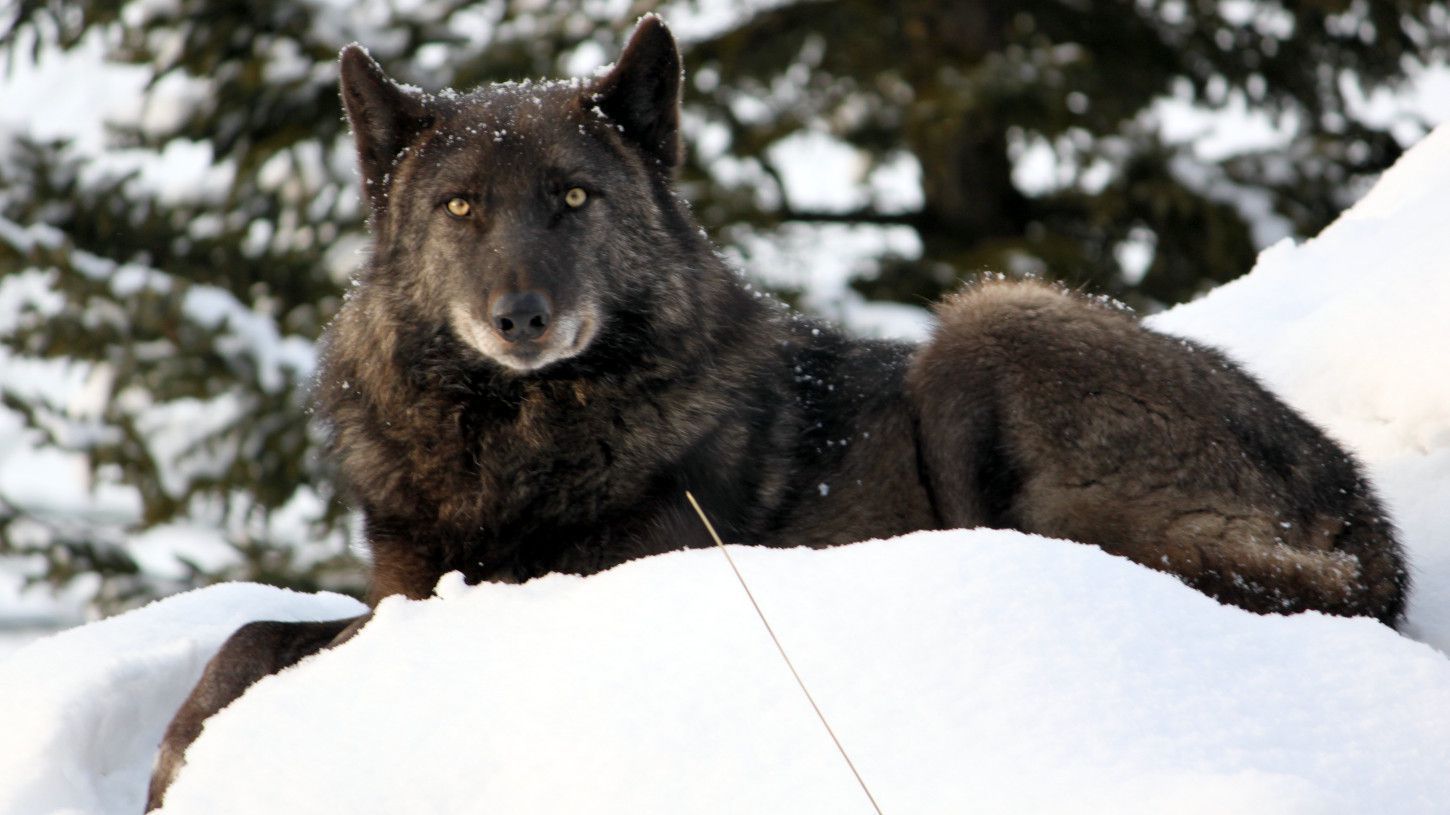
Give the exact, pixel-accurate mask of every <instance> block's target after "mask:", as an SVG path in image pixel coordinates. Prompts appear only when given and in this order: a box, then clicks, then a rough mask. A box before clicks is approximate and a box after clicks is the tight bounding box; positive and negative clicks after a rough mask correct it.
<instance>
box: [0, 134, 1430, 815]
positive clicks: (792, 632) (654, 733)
mask: <svg viewBox="0 0 1450 815" xmlns="http://www.w3.org/2000/svg"><path fill="white" fill-rule="evenodd" d="M1447 182H1450V129H1445V128H1442V129H1441V130H1440V131H1437V132H1436V133H1435V134H1434V135H1433V136H1431V137H1430V138H1428V139H1426V140H1425V142H1424V143H1422V144H1421V145H1420V146H1418V147H1417V148H1416V149H1415V150H1413V151H1412V152H1411V153H1410V154H1408V155H1407V156H1406V157H1405V159H1404V160H1403V161H1402V162H1401V163H1400V164H1399V165H1398V166H1397V167H1396V168H1395V169H1394V170H1392V171H1391V172H1390V173H1388V174H1387V175H1386V177H1385V178H1384V179H1383V180H1382V181H1381V183H1380V184H1379V186H1378V187H1377V188H1376V189H1375V190H1374V192H1373V193H1372V194H1371V195H1370V196H1369V197H1367V198H1366V199H1365V200H1364V201H1363V202H1362V203H1361V204H1359V205H1358V206H1356V207H1355V208H1354V209H1353V210H1352V211H1350V212H1349V213H1347V214H1346V215H1345V216H1344V217H1343V218H1341V219H1340V220H1339V221H1338V222H1337V223H1335V224H1334V225H1333V226H1332V227H1330V228H1329V229H1328V230H1326V231H1325V233H1324V234H1323V235H1321V236H1320V237H1319V238H1317V239H1315V240H1314V241H1311V242H1309V243H1307V244H1305V245H1303V246H1301V247H1297V248H1296V247H1292V246H1289V245H1287V244H1285V245H1280V246H1276V247H1274V248H1273V249H1271V250H1269V251H1268V252H1266V253H1265V254H1264V256H1263V258H1262V259H1261V262H1260V263H1259V265H1258V267H1257V268H1256V270H1255V271H1254V272H1253V274H1251V275H1249V276H1248V277H1247V278H1245V279H1243V280H1241V281H1238V282H1235V283H1233V284H1230V285H1228V286H1224V287H1223V288H1221V289H1219V290H1217V291H1215V292H1213V293H1212V294H1210V295H1209V296H1208V297H1205V298H1204V299H1203V300H1201V301H1199V302H1197V303H1194V304H1191V305H1188V306H1185V307H1182V308H1179V309H1175V310H1173V311H1171V312H1168V313H1167V314H1164V315H1161V316H1159V317H1157V318H1155V319H1154V321H1153V322H1154V324H1155V325H1156V326H1157V327H1159V328H1161V329H1163V330H1167V331H1171V332H1177V333H1181V334H1184V335H1187V336H1193V337H1197V338H1200V339H1205V340H1208V341H1210V342H1213V343H1215V344H1218V345H1220V346H1223V347H1225V348H1226V349H1227V350H1228V351H1229V352H1230V353H1231V354H1233V355H1234V356H1236V357H1237V358H1239V359H1240V360H1242V361H1243V362H1244V363H1245V364H1247V365H1248V366H1249V367H1250V369H1252V370H1253V371H1255V372H1256V373H1258V374H1259V375H1260V376H1261V377H1263V378H1264V379H1265V381H1266V382H1267V383H1268V384H1270V385H1271V386H1272V387H1274V388H1275V389H1276V390H1277V391H1278V392H1280V393H1281V394H1282V395H1284V396H1285V397H1286V398H1287V399H1288V400H1289V401H1291V402H1292V403H1294V404H1295V405H1297V406H1298V407H1300V408H1301V409H1303V410H1305V411H1306V412H1307V413H1308V414H1309V415H1310V416H1311V417H1312V418H1314V419H1315V420H1316V421H1318V422H1319V423H1321V424H1322V425H1324V426H1325V427H1326V428H1328V429H1329V430H1330V432H1331V433H1333V434H1334V435H1336V436H1337V437H1338V438H1340V439H1341V440H1342V441H1344V442H1345V443H1347V444H1348V445H1350V446H1351V447H1352V448H1354V449H1355V450H1357V451H1358V452H1359V453H1360V455H1361V456H1362V457H1363V458H1364V459H1365V461H1366V463H1367V464H1368V465H1369V467H1370V469H1371V470H1372V471H1373V473H1374V475H1375V477H1376V479H1377V481H1378V484H1379V486H1380V489H1381V491H1382V493H1383V494H1384V495H1385V497H1386V499H1387V501H1388V503H1389V505H1390V506H1391V508H1392V509H1393V511H1394V514H1395V517H1396V520H1397V522H1398V523H1399V525H1400V527H1401V529H1402V530H1403V532H1404V538H1405V541H1406V543H1407V546H1408V548H1409V550H1410V554H1411V558H1412V560H1413V563H1414V566H1415V578H1416V581H1417V585H1416V590H1415V593H1414V594H1413V595H1412V599H1411V603H1410V611H1409V614H1410V617H1409V621H1408V625H1407V631H1408V632H1409V633H1410V634H1411V635H1412V636H1413V637H1415V638H1418V639H1421V640H1423V641H1424V642H1416V641H1414V639H1410V638H1406V637H1403V636H1400V635H1397V634H1395V633H1393V632H1391V631H1390V630H1388V629H1386V628H1384V627H1382V626H1380V625H1378V624H1376V623H1374V622H1371V621H1368V620H1352V619H1337V618H1329V617H1324V616H1320V615H1317V614H1304V615H1298V616H1294V617H1257V616H1253V615H1250V614H1247V613H1245V612H1242V611H1240V610H1237V609H1234V608H1227V607H1223V606H1219V605H1217V604H1216V603H1214V602H1213V601H1212V600H1209V599H1208V598H1206V597H1204V596H1202V595H1200V594H1197V593H1195V592H1193V591H1191V590H1189V589H1187V588H1184V587H1183V586H1181V585H1179V584H1178V583H1177V582H1175V581H1174V580H1172V579H1171V578H1169V577H1166V576H1164V575H1161V574H1158V573H1155V572H1151V571H1148V570H1146V569H1142V568H1140V567H1137V566H1135V565H1133V564H1131V563H1128V562H1127V561H1124V560H1120V559H1117V558H1113V557H1110V556H1108V555H1106V554H1104V553H1102V552H1101V551H1099V550H1097V549H1094V548H1091V547H1087V546H1082V545H1078V544H1072V543H1067V542H1062V541H1051V540H1045V539H1041V538H1033V537H1030V536H1026V535H1021V534H1017V533H1012V532H1000V531H999V532H993V531H971V532H960V531H959V532H949V533H922V534H918V535H913V536H909V537H907V538H903V539H898V540H894V541H887V542H874V543H867V544H860V545H856V546H849V547H843V548H840V549H836V550H830V551H825V552H806V551H796V550H787V551H764V550H750V549H737V551H736V556H737V558H738V559H739V560H740V562H741V565H742V568H743V569H744V571H745V573H746V575H747V576H748V578H749V579H750V581H751V583H752V585H753V587H754V589H755V591H756V593H757V595H758V597H759V599H760V600H761V603H762V604H763V606H764V607H765V609H766V611H767V612H768V613H769V614H770V616H771V618H772V621H773V623H774V624H775V626H776V628H777V630H778V631H779V633H780V635H781V637H782V639H783V640H784V642H785V643H786V646H787V647H788V648H789V649H790V651H791V653H792V655H793V657H794V659H795V660H796V663H797V666H798V667H799V668H800V669H801V672H802V673H803V675H804V676H805V677H806V679H807V680H808V681H809V682H810V684H811V685H812V687H813V689H814V691H815V693H816V696H817V699H818V701H819V702H820V703H821V705H822V707H823V708H824V710H825V711H826V712H827V714H828V715H829V716H830V718H831V719H832V722H833V724H834V726H835V728H836V730H837V733H838V734H839V735H840V737H841V738H842V740H843V741H844V743H845V744H846V746H847V747H848V749H850V751H851V753H852V755H853V758H854V759H855V761H856V763H857V765H858V767H859V768H860V770H861V772H862V773H863V775H864V776H865V778H866V779H867V781H868V782H869V783H870V784H871V786H872V788H873V790H874V792H875V793H876V795H877V797H878V798H879V799H880V801H881V803H882V805H883V807H884V809H885V810H886V811H888V812H941V811H970V812H1033V811H1051V812H1060V811H1071V812H1115V813H1116V812H1175V813H1176V812H1224V811H1249V812H1267V813H1318V812H1336V813H1338V812H1365V811H1375V812H1396V813H1416V812H1425V813H1431V812H1442V811H1444V803H1445V802H1446V801H1450V774H1447V773H1445V771H1444V770H1445V767H1447V766H1450V660H1447V658H1446V657H1445V655H1444V653H1442V652H1443V651H1446V650H1450V540H1447V537H1450V535H1447V531H1446V530H1450V377H1447V365H1446V362H1447V358H1446V355H1445V354H1446V352H1445V349H1446V348H1450V320H1446V319H1444V318H1443V316H1442V314H1441V311H1442V310H1443V309H1444V308H1445V307H1447V306H1450V230H1445V229H1444V228H1443V226H1442V225H1441V223H1440V222H1439V221H1440V219H1441V218H1443V215H1441V213H1443V212H1444V211H1445V209H1446V207H1445V201H1444V196H1445V195H1446V193H1444V192H1442V191H1443V190H1446V189H1450V183H1447ZM733 580H734V578H733V576H732V575H731V573H730V572H729V570H728V568H727V567H726V566H725V564H724V563H723V561H722V560H721V559H720V556H719V553H718V552H714V551H695V552H682V553H675V554H672V555H667V556H663V557H658V558H652V559H648V560H644V561H638V562H635V563H630V564H626V565H624V566H622V567H620V568H618V569H616V570H613V571H611V572H608V573H605V574H602V575H597V576H595V577H591V578H588V579H581V578H574V577H563V576H554V577H548V578H544V579H541V580H537V581H533V582H531V583H528V584H525V585H522V586H492V585H488V586H479V587H474V588H468V587H464V586H462V585H460V584H459V583H458V582H457V581H456V580H453V579H445V581H444V582H443V584H442V585H441V586H440V591H439V597H437V598H436V599H432V600H428V601H424V602H406V601H401V600H396V601H389V602H386V603H384V604H383V605H382V607H381V608H380V609H379V613H378V617H377V619H376V620H375V621H374V622H373V624H371V625H370V626H368V628H367V629H365V630H364V632H363V633H362V634H361V635H360V636H358V637H357V638H355V639H353V640H352V641H350V642H349V643H348V644H346V645H345V646H343V647H341V648H338V649H336V650H334V651H332V652H328V653H325V654H322V655H320V656H318V657H316V658H313V659H310V660H307V661H305V662H304V663H303V664H301V665H299V666H297V667H296V668H295V669H292V670H289V671H287V672H285V673H283V674H281V675H279V676H276V677H271V678H269V679H267V680H264V681H263V682H262V683H259V684H258V685H257V687H256V688H254V689H253V691H252V692H250V693H248V694H247V695H246V696H245V697H243V698H242V699H241V700H239V701H238V703H237V704H235V705H234V706H232V707H231V708H229V709H228V710H226V711H224V712H223V713H221V714H220V715H218V716H217V717H215V718H214V719H213V721H212V722H211V723H210V724H209V725H208V727H207V729H206V731H205V732H204V734H203V735H202V737H201V738H200V739H199V740H198V741H197V743H196V745H195V747H194V749H193V751H192V753H191V756H190V760H189V764H188V767H187V769H186V770H185V771H184V772H183V773H182V774H181V776H180V779H179V781H178V783H177V785H176V786H175V787H174V788H173V791H172V795H173V797H172V800H171V805H170V806H169V807H168V810H167V811H168V812H170V813H173V815H177V814H178V813H202V812H205V813H227V812H249V813H250V812H258V811H262V812H269V811H270V812H304V811H307V812H312V811H322V812H363V813H367V812H395V811H409V812H451V811H476V810H479V809H484V808H487V809H495V810H501V811H515V812H535V811H542V812H553V811H578V810H585V811H591V812H631V813H636V812H678V811H689V812H711V811H729V812H792V813H794V812H832V813H835V812H849V811H867V810H868V807H867V805H866V802H865V800H864V798H863V797H862V796H861V793H860V790H859V789H858V788H857V787H856V786H855V782H854V781H853V779H852V778H851V776H850V774H849V772H848V771H847V770H846V768H845V767H844V765H843V764H842V763H841V761H840V758H839V756H838V755H836V753H835V752H834V749H833V748H832V746H831V744H830V742H829V740H828V739H827V737H826V736H825V734H824V733H823V732H822V730H821V729H820V726H819V724H818V723H817V722H816V721H815V720H814V718H813V717H812V714H811V712H810V709H809V707H808V706H807V705H806V704H805V703H804V701H803V700H802V698H801V697H800V695H799V691H798V690H797V689H796V688H795V687H794V685H793V684H792V680H791V679H790V676H789V674H788V673H787V672H786V671H785V669H784V668H783V666H782V665H781V664H780V663H779V660H778V657H777V655H776V654H775V653H774V651H773V650H772V647H771V645H770V642H769V640H768V639H767V638H766V636H765V634H764V633H763V631H762V630H761V629H760V626H759V623H758V621H757V620H756V619H755V618H754V617H753V616H752V612H751V611H750V608H749V605H748V603H747V602H746V601H745V599H744V598H743V596H742V595H741V593H740V589H739V586H738V585H736V584H735V583H734V582H733ZM356 610H357V606H356V604H354V603H352V602H351V601H346V600H343V599H341V598H337V597H331V596H318V597H307V596H299V595H289V594H285V593H280V592H276V591H273V590H266V589H261V588H257V587H249V586H228V587H217V588H213V589H207V590H204V591H199V592H193V593H191V594H188V595H184V596H181V597H178V598H172V599H169V600H165V601H161V602H159V603H157V604H154V605H152V606H148V607H147V608H145V609H142V610H141V611H138V612H134V613H132V614H128V615H124V616H122V617H118V618H116V619H113V620H109V621H106V622H103V623H98V624H95V625H92V626H88V627H84V628H81V629H76V630H73V631H70V632H66V633H63V634H60V635H58V636H55V637H53V638H50V639H48V640H44V641H41V642H39V643H36V644H34V645H32V646H30V647H29V648H26V649H23V650H21V651H19V652H17V653H16V654H15V655H14V656H13V657H11V658H10V659H9V660H8V661H7V662H5V663H0V721H4V722H5V727H4V728H3V729H0V779H4V781H3V783H0V812H4V813H27V815H28V813H36V812H53V811H61V810H65V811H69V812H85V813H110V812H135V811H137V809H138V807H139V802H140V800H141V797H142V794H143V787H144V782H145V775H146V769H147V765H148V764H149V762H150V761H151V758H152V756H153V755H154V745H155V741H156V738H157V737H158V736H159V734H160V732H161V730H162V728H163V727H164V725H165V720H166V717H167V716H168V715H169V714H170V711H171V709H172V708H173V707H174V705H175V704H176V702H177V701H178V700H179V699H180V698H181V696H182V695H183V694H184V693H185V690H186V688H187V686H188V685H189V683H190V682H192V681H193V680H194V678H195V677H196V675H197V672H198V670H199V667H200V664H201V662H202V660H203V659H204V658H205V657H206V656H207V655H208V654H209V653H210V652H212V651H213V650H214V649H215V648H216V646H217V644H218V643H219V642H220V639H221V637H222V636H224V634H225V633H226V632H227V631H229V630H231V629H232V628H234V627H236V625H238V624H240V623H241V622H243V621H245V620H247V619H253V618H274V619H297V618H304V617H306V618H321V617H336V616H343V615H346V614H351V613H354V612H355V611H356ZM1425 643H1430V644H1433V645H1435V646H1436V647H1438V648H1439V649H1441V650H1440V651H1436V650H1434V649H1432V648H1431V647H1429V645H1426V644H1425Z"/></svg>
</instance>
